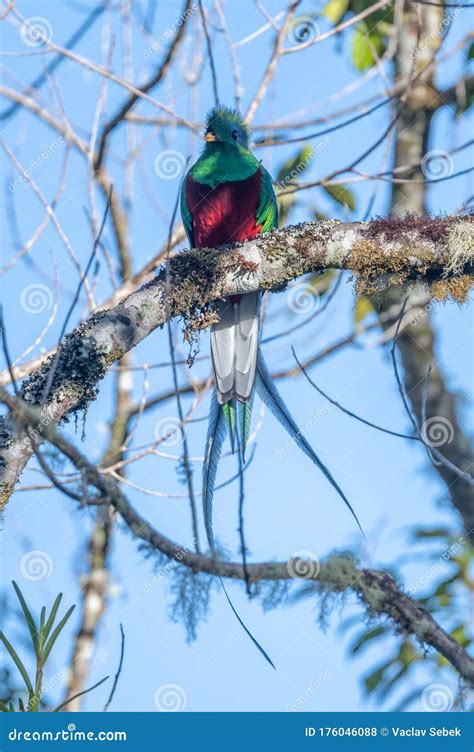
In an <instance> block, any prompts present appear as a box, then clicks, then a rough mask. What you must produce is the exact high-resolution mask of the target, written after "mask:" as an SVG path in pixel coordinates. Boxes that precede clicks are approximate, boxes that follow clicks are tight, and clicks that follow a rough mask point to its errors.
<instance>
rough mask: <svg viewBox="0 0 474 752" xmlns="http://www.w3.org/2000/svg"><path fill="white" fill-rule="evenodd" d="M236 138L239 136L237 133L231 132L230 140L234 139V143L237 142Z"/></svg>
mask: <svg viewBox="0 0 474 752" xmlns="http://www.w3.org/2000/svg"><path fill="white" fill-rule="evenodd" d="M238 137H239V134H238V133H237V131H232V138H233V139H234V141H237V139H238Z"/></svg>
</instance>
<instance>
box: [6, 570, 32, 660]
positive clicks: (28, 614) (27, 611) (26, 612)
mask: <svg viewBox="0 0 474 752" xmlns="http://www.w3.org/2000/svg"><path fill="white" fill-rule="evenodd" d="M12 585H13V587H14V588H15V593H16V595H17V598H18V600H19V601H20V606H21V609H22V611H23V614H24V617H25V621H26V623H27V625H28V629H29V632H30V635H31V639H32V641H33V647H34V649H35V653H36V655H38V631H37V628H36V624H35V620H34V619H33V616H32V615H31V611H30V609H29V608H28V606H27V604H26V601H25V599H24V597H23V593H22V592H21V590H20V588H19V587H18V585H17V584H16V582H15V580H12Z"/></svg>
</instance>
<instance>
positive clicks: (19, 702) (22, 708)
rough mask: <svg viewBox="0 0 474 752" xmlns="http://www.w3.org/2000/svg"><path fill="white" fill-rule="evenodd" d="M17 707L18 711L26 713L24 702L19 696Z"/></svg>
mask: <svg viewBox="0 0 474 752" xmlns="http://www.w3.org/2000/svg"><path fill="white" fill-rule="evenodd" d="M18 709H19V711H20V713H26V710H25V703H24V702H23V700H22V699H21V697H19V698H18Z"/></svg>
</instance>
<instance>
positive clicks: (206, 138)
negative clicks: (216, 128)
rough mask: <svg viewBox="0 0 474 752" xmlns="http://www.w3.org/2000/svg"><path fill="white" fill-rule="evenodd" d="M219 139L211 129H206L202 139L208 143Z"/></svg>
mask: <svg viewBox="0 0 474 752" xmlns="http://www.w3.org/2000/svg"><path fill="white" fill-rule="evenodd" d="M218 140H219V139H218V138H216V136H215V134H214V133H213V132H212V131H208V133H206V135H205V136H204V141H207V143H208V144H212V143H213V142H214V141H218Z"/></svg>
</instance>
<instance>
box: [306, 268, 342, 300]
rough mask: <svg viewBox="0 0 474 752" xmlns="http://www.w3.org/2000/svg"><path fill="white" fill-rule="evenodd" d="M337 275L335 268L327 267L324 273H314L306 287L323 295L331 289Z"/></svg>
mask: <svg viewBox="0 0 474 752" xmlns="http://www.w3.org/2000/svg"><path fill="white" fill-rule="evenodd" d="M335 275H336V271H335V270H334V269H327V270H326V271H324V272H323V273H322V274H312V275H311V277H310V278H309V279H308V285H307V288H306V289H307V290H309V291H310V292H313V293H317V294H318V295H319V296H320V297H323V296H324V295H326V293H327V292H329V290H330V289H331V287H332V283H333V280H334V277H335Z"/></svg>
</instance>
